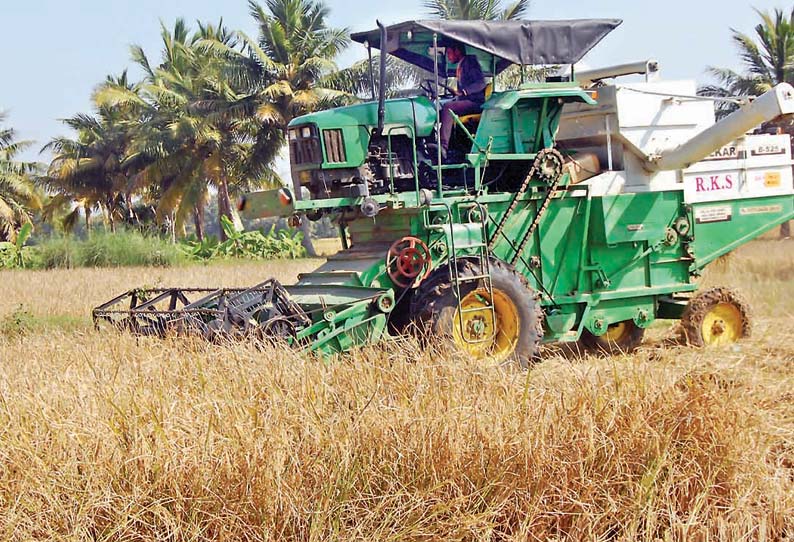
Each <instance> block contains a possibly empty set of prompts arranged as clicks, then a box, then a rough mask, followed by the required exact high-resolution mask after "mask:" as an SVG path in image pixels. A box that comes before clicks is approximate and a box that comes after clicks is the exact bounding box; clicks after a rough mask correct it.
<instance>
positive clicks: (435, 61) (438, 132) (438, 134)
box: [433, 32, 444, 198]
mask: <svg viewBox="0 0 794 542" xmlns="http://www.w3.org/2000/svg"><path fill="white" fill-rule="evenodd" d="M433 75H435V77H436V149H437V152H438V154H437V156H436V158H437V160H438V161H437V162H436V180H437V181H438V187H437V189H438V197H439V198H441V197H443V195H444V194H443V192H444V183H443V181H442V179H441V175H442V173H441V158H442V154H441V97H440V96H439V92H438V89H439V81H438V34H437V33H435V32H433Z"/></svg>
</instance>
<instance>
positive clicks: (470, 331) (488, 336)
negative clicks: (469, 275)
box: [452, 288, 521, 361]
mask: <svg viewBox="0 0 794 542" xmlns="http://www.w3.org/2000/svg"><path fill="white" fill-rule="evenodd" d="M489 297H490V296H489V293H488V290H487V289H485V288H479V289H477V290H474V291H473V292H471V293H469V294H468V295H467V296H466V297H464V298H463V300H462V301H461V303H460V310H458V311H456V313H455V317H454V318H455V321H454V322H453V323H452V337H453V339H454V341H455V344H456V345H457V346H458V348H460V349H461V350H463V351H464V352H466V353H468V354H470V355H471V356H472V357H474V358H476V359H485V358H490V359H493V360H494V361H504V360H505V359H507V358H508V357H509V356H510V355H511V354H512V353H513V352H514V351H515V349H516V345H517V344H518V338H519V333H520V329H521V319H520V317H519V315H518V308H517V307H516V305H515V303H513V301H512V300H511V299H510V298H509V297H508V296H507V295H506V294H504V293H503V292H501V291H499V290H496V289H494V290H493V312H492V311H491V303H490V299H489ZM494 316H495V317H496V321H495V322H494Z"/></svg>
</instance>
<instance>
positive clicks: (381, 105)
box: [377, 21, 388, 135]
mask: <svg viewBox="0 0 794 542" xmlns="http://www.w3.org/2000/svg"><path fill="white" fill-rule="evenodd" d="M377 23H378V28H380V79H379V80H378V135H383V125H384V123H385V120H386V54H387V53H386V41H387V39H388V33H387V32H386V27H385V26H384V25H383V23H381V22H380V21H377Z"/></svg>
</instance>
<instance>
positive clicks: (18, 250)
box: [0, 222, 33, 269]
mask: <svg viewBox="0 0 794 542" xmlns="http://www.w3.org/2000/svg"><path fill="white" fill-rule="evenodd" d="M32 232H33V225H32V224H31V223H30V222H26V223H25V224H23V225H22V227H21V228H20V229H19V233H17V238H16V240H15V241H14V242H13V243H11V242H9V241H3V242H0V268H12V269H13V268H17V269H18V268H23V267H25V265H26V264H27V263H28V259H29V254H28V253H29V251H30V247H27V246H25V243H26V242H27V240H28V238H29V237H30V234H31V233H32Z"/></svg>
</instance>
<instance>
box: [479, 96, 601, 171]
mask: <svg viewBox="0 0 794 542" xmlns="http://www.w3.org/2000/svg"><path fill="white" fill-rule="evenodd" d="M571 101H576V102H584V103H589V104H595V102H594V101H593V100H592V98H590V96H589V94H587V93H586V92H584V91H582V90H581V89H580V88H578V87H571V86H570V85H543V86H539V87H525V88H522V89H521V90H510V91H507V92H499V93H494V94H493V95H492V96H491V98H490V99H489V100H488V101H487V102H485V104H483V111H482V116H481V119H480V126H479V128H478V130H477V135H476V137H475V142H474V150H473V151H472V152H476V149H478V148H480V149H485V148H488V149H489V150H490V152H491V153H494V154H534V153H537V152H538V151H540V150H541V149H545V148H548V147H551V146H552V145H553V144H554V134H555V132H556V131H557V127H558V126H559V122H560V114H561V113H562V108H563V105H564V104H565V103H567V102H571ZM511 158H513V159H515V157H511Z"/></svg>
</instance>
